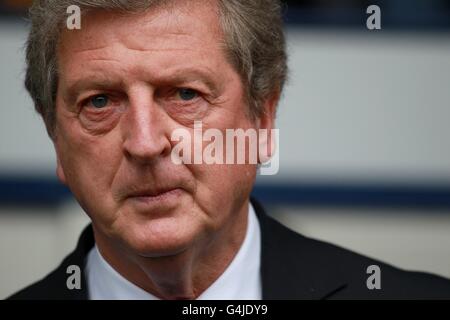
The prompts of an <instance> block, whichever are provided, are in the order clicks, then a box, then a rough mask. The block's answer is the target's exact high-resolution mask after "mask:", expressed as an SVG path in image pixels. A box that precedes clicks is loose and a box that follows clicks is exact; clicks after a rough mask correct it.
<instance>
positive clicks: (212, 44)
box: [58, 1, 223, 71]
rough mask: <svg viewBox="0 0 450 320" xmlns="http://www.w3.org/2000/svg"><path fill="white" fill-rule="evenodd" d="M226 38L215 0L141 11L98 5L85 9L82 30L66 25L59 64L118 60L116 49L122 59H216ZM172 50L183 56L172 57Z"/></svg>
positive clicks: (173, 53)
mask: <svg viewBox="0 0 450 320" xmlns="http://www.w3.org/2000/svg"><path fill="white" fill-rule="evenodd" d="M222 39H223V36H222V31H221V28H220V23H219V14H218V7H217V4H216V2H215V1H171V2H170V4H168V5H163V6H157V7H153V8H151V9H149V10H147V11H145V12H139V13H123V12H118V11H106V10H102V9H94V10H90V11H87V12H84V14H83V15H82V20H81V30H67V29H63V31H62V33H61V37H60V40H59V45H58V64H59V67H60V71H63V70H64V69H67V68H68V69H70V68H71V67H74V64H75V61H77V63H79V61H80V59H81V61H84V60H90V61H95V60H97V61H99V60H101V59H105V60H108V59H110V60H111V61H113V60H114V59H116V60H117V58H118V52H119V53H120V52H121V53H123V56H121V57H120V59H119V60H120V61H118V62H120V63H121V64H124V63H126V62H127V61H128V60H129V59H133V56H136V57H139V56H142V55H144V54H145V55H146V56H147V58H148V57H150V58H155V59H157V60H160V62H161V63H163V62H164V61H163V60H167V61H166V62H165V64H166V66H167V67H170V66H173V62H180V61H181V60H182V59H183V57H184V58H185V62H186V63H187V62H189V58H197V61H201V60H202V59H201V58H205V59H207V60H210V62H213V60H214V59H212V57H214V56H216V57H217V56H218V54H219V53H222V51H223V46H222V44H223V41H222ZM112 49H114V50H112ZM149 55H151V56H149ZM174 56H178V57H179V58H176V59H175V60H176V61H174ZM194 56H195V57H194ZM222 56H223V55H222ZM164 58H166V59H164ZM198 58H200V59H198ZM178 59H180V61H178ZM216 62H217V61H216ZM76 67H77V68H78V69H79V65H76ZM66 71H69V70H66Z"/></svg>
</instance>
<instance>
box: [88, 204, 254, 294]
mask: <svg viewBox="0 0 450 320" xmlns="http://www.w3.org/2000/svg"><path fill="white" fill-rule="evenodd" d="M260 258H261V231H260V227H259V222H258V219H257V217H256V214H255V211H254V209H253V207H252V205H251V203H250V204H249V213H248V223H247V231H246V235H245V239H244V241H243V243H242V245H241V247H240V248H239V251H238V253H237V254H236V255H235V257H234V258H233V261H232V262H231V263H230V264H229V265H228V267H227V269H225V271H224V272H223V273H222V274H221V275H220V277H219V278H218V279H217V280H216V281H215V282H214V283H212V284H211V286H209V288H207V289H206V290H205V291H204V292H203V293H202V294H201V295H200V296H199V297H198V298H197V299H198V300H229V299H231V300H234V299H235V300H247V299H252V300H261V299H262V283H261V272H260V266H261V261H260ZM86 276H87V284H88V294H89V299H90V300H110V299H111V300H116V299H117V300H159V298H157V297H156V296H154V295H152V294H151V293H148V292H147V291H145V290H143V289H141V288H139V287H138V286H136V285H135V284H133V283H131V282H130V281H128V280H127V279H125V278H124V277H123V276H122V275H121V274H119V273H118V272H117V271H116V270H114V269H113V267H112V266H111V265H109V264H108V262H106V260H105V259H104V258H103V257H102V256H101V254H100V252H99V250H98V248H97V246H96V245H95V246H94V247H93V248H92V249H91V251H90V252H89V254H88V256H87V263H86Z"/></svg>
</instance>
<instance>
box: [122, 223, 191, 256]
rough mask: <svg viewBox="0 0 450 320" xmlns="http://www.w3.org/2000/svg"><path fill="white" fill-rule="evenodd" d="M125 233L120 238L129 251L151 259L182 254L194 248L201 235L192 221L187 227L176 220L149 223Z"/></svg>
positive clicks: (130, 228)
mask: <svg viewBox="0 0 450 320" xmlns="http://www.w3.org/2000/svg"><path fill="white" fill-rule="evenodd" d="M124 231H125V232H124V233H123V234H122V235H121V236H120V237H121V240H122V242H123V243H124V244H125V245H126V246H127V247H128V249H129V250H131V251H132V252H133V253H135V254H136V255H139V256H143V257H149V258H150V257H153V258H156V257H164V256H173V255H177V254H180V253H182V252H184V251H185V250H187V249H189V248H190V247H192V246H193V244H194V243H195V241H196V239H197V238H198V235H199V234H200V232H199V230H198V228H195V226H194V224H193V222H192V221H191V222H190V224H188V225H186V224H183V223H180V222H178V221H176V219H158V220H156V221H147V222H146V223H144V224H135V225H134V226H129V227H127V228H126V229H125V230H124Z"/></svg>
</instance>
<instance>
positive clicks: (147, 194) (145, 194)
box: [128, 188, 183, 203]
mask: <svg viewBox="0 0 450 320" xmlns="http://www.w3.org/2000/svg"><path fill="white" fill-rule="evenodd" d="M182 192H183V190H182V189H181V188H173V189H165V190H156V191H150V190H143V191H137V192H134V193H132V194H130V195H129V196H128V198H129V199H132V200H135V201H138V202H143V203H157V202H164V201H168V200H172V199H175V198H177V197H179V196H180V195H181V193H182Z"/></svg>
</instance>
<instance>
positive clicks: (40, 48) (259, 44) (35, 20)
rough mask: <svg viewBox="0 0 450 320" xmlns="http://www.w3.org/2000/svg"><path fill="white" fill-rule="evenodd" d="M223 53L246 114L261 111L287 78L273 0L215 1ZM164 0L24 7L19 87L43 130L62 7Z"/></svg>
mask: <svg viewBox="0 0 450 320" xmlns="http://www.w3.org/2000/svg"><path fill="white" fill-rule="evenodd" d="M217 1H218V7H219V18H220V25H221V28H222V31H223V35H224V44H225V53H226V56H227V58H228V60H229V61H230V63H231V64H232V65H233V67H234V68H235V70H236V71H237V72H238V73H239V75H240V77H241V79H242V81H243V85H244V88H245V92H246V98H247V102H248V105H249V108H248V112H249V114H250V116H251V117H252V118H257V117H259V116H261V115H262V114H263V113H264V112H265V110H264V106H263V102H264V101H265V100H266V99H268V98H269V97H271V95H273V94H276V95H278V96H279V95H280V94H281V92H282V90H283V86H284V83H285V81H286V78H287V72H288V70H287V56H286V48H285V37H284V33H283V22H282V12H281V10H282V6H281V4H280V1H279V0H217ZM167 2H168V1H167V0H166V1H163V0H36V1H34V2H33V5H32V7H31V8H30V10H29V17H30V21H31V30H30V33H29V36H28V41H27V46H26V63H27V70H26V76H25V87H26V89H27V90H28V92H29V93H30V95H31V97H32V99H33V102H34V106H35V109H36V111H37V112H38V113H39V114H40V115H41V116H42V118H43V120H44V122H45V125H46V128H47V132H48V134H49V136H50V137H51V138H54V137H55V124H56V94H57V87H58V61H57V46H58V41H59V36H60V33H61V30H62V28H63V27H64V26H65V22H66V19H67V16H68V15H67V8H68V7H69V6H71V5H76V6H78V7H80V9H81V10H82V12H85V11H89V10H102V9H103V10H116V11H119V12H124V13H139V12H143V11H145V10H147V9H150V8H152V7H155V6H157V5H164V4H167Z"/></svg>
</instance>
